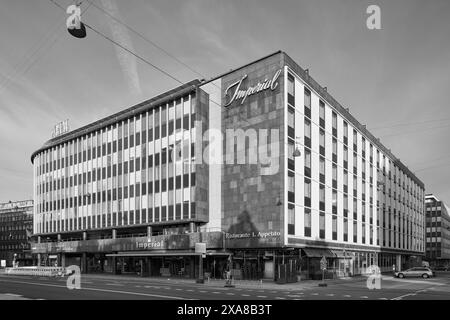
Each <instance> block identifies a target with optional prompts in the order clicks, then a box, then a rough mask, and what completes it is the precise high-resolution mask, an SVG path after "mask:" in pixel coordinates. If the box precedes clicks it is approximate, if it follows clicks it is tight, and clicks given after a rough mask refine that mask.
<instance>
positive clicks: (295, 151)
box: [292, 137, 302, 158]
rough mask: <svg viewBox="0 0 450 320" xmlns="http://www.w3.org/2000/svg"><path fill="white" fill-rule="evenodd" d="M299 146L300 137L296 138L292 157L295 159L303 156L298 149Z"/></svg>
mask: <svg viewBox="0 0 450 320" xmlns="http://www.w3.org/2000/svg"><path fill="white" fill-rule="evenodd" d="M299 144H300V137H295V150H294V152H293V153H292V156H293V157H294V158H297V157H300V156H301V155H302V153H301V151H300V149H299V148H298V145H299Z"/></svg>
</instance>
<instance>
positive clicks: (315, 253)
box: [303, 248, 336, 258]
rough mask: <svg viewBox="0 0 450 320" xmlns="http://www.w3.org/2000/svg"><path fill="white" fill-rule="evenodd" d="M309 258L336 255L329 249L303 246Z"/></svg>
mask: <svg viewBox="0 0 450 320" xmlns="http://www.w3.org/2000/svg"><path fill="white" fill-rule="evenodd" d="M303 250H304V251H305V253H306V255H307V256H308V257H309V258H322V257H323V256H324V257H325V258H335V257H336V256H335V255H334V254H333V252H331V250H330V249H317V248H314V249H313V248H303Z"/></svg>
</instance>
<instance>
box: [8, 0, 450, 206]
mask: <svg viewBox="0 0 450 320" xmlns="http://www.w3.org/2000/svg"><path fill="white" fill-rule="evenodd" d="M53 1H55V2H57V3H58V4H59V5H61V6H62V7H63V8H67V7H68V6H69V5H70V4H71V3H72V1H70V0H53ZM90 1H92V0H84V1H83V2H82V4H81V8H82V10H83V11H84V10H86V11H85V12H84V13H83V14H82V21H84V22H86V23H87V24H88V25H90V26H92V27H94V28H95V29H97V30H99V31H101V32H102V33H104V34H105V35H106V36H108V37H109V38H110V39H113V40H114V41H116V42H118V43H121V44H122V45H124V46H125V47H127V48H129V49H131V50H132V51H133V52H136V53H137V54H138V55H139V56H142V57H144V58H145V59H146V60H148V61H149V62H151V63H152V64H154V65H155V66H157V67H159V68H160V69H162V70H164V71H166V72H168V73H169V74H171V75H172V76H173V77H175V78H177V79H179V80H180V81H182V82H187V81H190V80H193V79H197V78H205V79H210V78H212V77H214V76H216V75H218V74H221V73H223V72H226V71H228V70H230V69H234V68H236V67H239V66H241V65H243V64H246V63H248V62H250V61H253V60H256V59H258V58H260V57H263V56H265V55H267V54H270V53H272V52H275V51H277V50H283V51H285V52H286V53H287V54H288V55H290V56H291V57H292V58H293V59H294V60H295V61H296V62H297V63H298V64H300V65H301V66H302V67H303V68H309V72H310V75H311V76H312V77H313V78H314V79H315V80H316V81H318V82H319V83H320V84H321V85H322V86H326V87H327V88H328V92H329V93H330V94H331V95H332V96H333V97H334V98H335V99H336V100H337V101H339V102H340V103H341V105H343V106H344V107H347V108H349V109H350V112H351V113H352V114H353V115H354V116H355V117H356V119H358V121H359V122H360V123H362V124H365V125H367V128H368V129H369V130H370V131H371V132H372V133H373V134H374V135H375V136H376V137H379V138H380V139H381V142H382V143H383V144H384V145H385V146H386V147H388V148H390V149H391V150H392V152H393V153H394V155H396V156H397V157H398V158H400V159H401V161H402V162H403V163H404V164H405V165H407V166H408V167H409V168H410V170H411V171H412V172H415V173H416V175H417V176H418V177H419V178H420V179H421V180H422V181H423V182H424V183H425V186H426V192H427V193H434V194H435V195H436V196H437V197H438V198H440V199H441V200H443V201H444V202H447V203H448V204H450V183H448V181H450V144H449V142H448V138H449V137H450V106H449V99H448V96H449V95H448V94H449V89H450V76H449V75H450V59H449V58H450V36H449V35H450V22H449V19H448V17H449V16H450V1H448V0H431V1H423V0H389V1H376V0H370V1H364V0H340V1H338V0H329V1H325V0H314V1H312V0H311V1H303V0H280V1H273V0H272V1H268V0H152V1H145V0H127V1H119V0H95V2H94V4H95V5H96V6H98V7H100V8H103V10H106V11H107V12H108V13H110V14H111V15H112V16H114V17H116V18H118V19H120V20H121V21H124V22H125V23H126V24H127V25H129V26H131V27H132V28H134V29H135V30H137V31H138V32H139V33H140V34H142V35H143V36H144V37H145V38H146V39H148V40H150V41H151V42H153V43H154V44H156V45H157V46H159V47H160V48H163V49H164V50H165V51H166V52H168V53H170V55H171V56H173V57H176V58H177V59H178V60H179V61H182V62H183V64H185V65H188V66H189V68H187V67H186V66H184V65H183V64H180V63H179V62H178V61H177V60H175V59H173V58H172V57H170V56H169V55H167V54H166V53H164V52H163V51H161V50H160V49H158V48H157V47H155V46H153V45H151V44H150V43H149V42H146V41H145V40H143V39H142V38H140V37H138V36H136V35H135V34H133V33H132V32H130V31H129V30H127V29H126V28H124V27H123V26H121V25H120V24H118V23H117V22H115V21H114V20H113V19H111V18H110V17H109V16H107V15H105V14H104V13H103V12H102V11H100V10H99V9H98V8H96V7H95V6H93V5H90V4H89V2H90ZM369 5H378V6H379V7H380V9H381V11H380V13H381V15H380V17H381V30H369V29H368V28H367V26H366V20H367V18H368V17H369V14H367V13H366V9H367V7H368V6H369ZM0 8H1V9H0V43H1V44H0V146H1V153H0V154H1V156H0V202H7V201H9V200H11V201H16V200H24V199H32V194H33V187H32V183H33V177H32V173H33V168H32V164H31V161H30V156H31V154H32V153H33V151H35V150H36V149H38V148H39V147H40V146H41V145H42V144H43V143H44V142H45V141H47V140H48V139H50V138H51V132H52V129H53V126H54V125H55V124H56V123H58V122H60V121H63V120H65V119H69V124H70V128H71V129H76V128H79V127H81V126H83V125H86V124H88V123H91V122H93V121H96V120H98V119H101V118H103V117H105V116H108V115H110V114H112V113H115V112H118V111H120V110H123V109H125V108H128V107H131V106H133V105H134V104H137V103H139V102H142V101H144V100H147V99H149V98H151V97H153V96H155V95H157V94H160V93H163V92H165V91H167V90H170V89H172V88H174V87H176V86H178V85H179V83H177V82H176V81H175V80H173V79H171V78H170V77H168V76H167V75H165V74H163V73H161V72H160V71H158V70H156V69H154V68H152V67H151V66H149V65H148V64H145V63H143V62H142V61H140V60H139V59H137V58H136V57H134V56H132V55H131V54H129V53H126V52H125V51H124V50H122V49H120V48H118V47H117V46H115V45H114V44H113V43H111V42H110V41H108V40H106V39H104V38H102V37H100V36H99V35H98V34H96V33H94V32H93V31H92V30H89V29H88V30H87V33H88V34H87V37H86V38H84V39H77V38H74V37H72V36H71V35H69V33H68V32H67V29H66V19H67V17H68V16H69V15H68V14H67V13H66V12H65V11H63V10H62V9H60V8H58V7H57V6H56V5H55V4H53V3H52V2H51V1H50V0H39V1H28V0H0ZM190 69H193V70H195V71H196V72H197V73H198V74H197V73H194V72H193V71H192V70H190ZM199 74H200V75H201V76H200V75H199Z"/></svg>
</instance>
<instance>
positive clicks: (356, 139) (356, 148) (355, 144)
mask: <svg viewBox="0 0 450 320" xmlns="http://www.w3.org/2000/svg"><path fill="white" fill-rule="evenodd" d="M353 150H354V151H356V150H358V133H357V132H356V130H353Z"/></svg>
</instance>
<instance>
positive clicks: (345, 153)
mask: <svg viewBox="0 0 450 320" xmlns="http://www.w3.org/2000/svg"><path fill="white" fill-rule="evenodd" d="M344 168H345V169H347V168H348V149H347V147H344Z"/></svg>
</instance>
